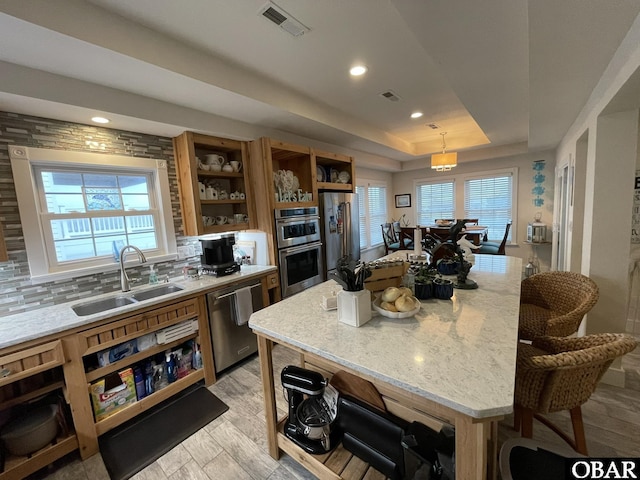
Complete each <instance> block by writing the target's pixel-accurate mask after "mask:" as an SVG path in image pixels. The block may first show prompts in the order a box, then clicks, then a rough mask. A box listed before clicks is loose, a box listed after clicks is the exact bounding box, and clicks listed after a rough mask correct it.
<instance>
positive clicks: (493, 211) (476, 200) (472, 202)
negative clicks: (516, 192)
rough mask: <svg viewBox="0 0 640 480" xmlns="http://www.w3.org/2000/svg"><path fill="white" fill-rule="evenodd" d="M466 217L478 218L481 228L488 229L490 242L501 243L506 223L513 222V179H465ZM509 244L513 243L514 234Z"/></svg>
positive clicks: (508, 176) (509, 176)
mask: <svg viewBox="0 0 640 480" xmlns="http://www.w3.org/2000/svg"><path fill="white" fill-rule="evenodd" d="M464 217H465V218H477V219H478V223H479V224H480V225H484V226H487V227H489V233H488V235H487V236H488V237H489V239H490V240H498V241H501V240H502V237H503V236H504V230H505V227H506V225H507V222H509V221H511V220H512V218H513V175H512V174H511V173H506V174H505V173H501V174H499V175H493V176H486V177H480V178H469V179H466V180H465V182H464ZM507 241H511V231H510V232H509V237H508V239H507Z"/></svg>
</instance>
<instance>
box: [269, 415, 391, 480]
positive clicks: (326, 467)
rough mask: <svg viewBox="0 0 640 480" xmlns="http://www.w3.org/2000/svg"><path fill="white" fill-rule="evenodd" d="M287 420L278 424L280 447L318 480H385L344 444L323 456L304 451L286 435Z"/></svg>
mask: <svg viewBox="0 0 640 480" xmlns="http://www.w3.org/2000/svg"><path fill="white" fill-rule="evenodd" d="M286 421H287V418H286V417H285V418H284V419H282V420H280V421H279V422H278V447H280V449H281V450H282V451H284V452H286V453H287V454H289V455H290V456H291V457H292V458H294V459H295V460H296V461H297V462H298V463H299V464H301V465H302V466H303V467H305V468H306V469H307V470H309V471H310V472H311V473H313V474H314V475H315V476H317V477H318V478H323V479H335V480H339V479H349V480H384V479H385V478H386V477H385V476H384V475H383V474H382V473H380V472H379V471H377V470H376V469H374V468H373V467H371V466H369V464H368V463H366V462H365V461H363V460H362V459H360V458H358V457H356V456H355V455H354V454H353V453H351V452H349V451H348V450H346V449H345V448H343V446H342V444H340V445H338V446H337V447H336V448H334V449H333V450H331V451H330V452H329V453H325V454H323V455H312V454H310V453H307V452H305V451H304V450H302V449H301V448H300V447H299V446H298V445H296V444H295V443H294V442H292V441H291V440H289V438H287V437H286V436H285V434H284V425H285V423H286Z"/></svg>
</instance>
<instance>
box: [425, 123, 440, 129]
mask: <svg viewBox="0 0 640 480" xmlns="http://www.w3.org/2000/svg"><path fill="white" fill-rule="evenodd" d="M427 127H429V128H430V129H431V130H438V129H439V128H440V125H438V124H437V123H427Z"/></svg>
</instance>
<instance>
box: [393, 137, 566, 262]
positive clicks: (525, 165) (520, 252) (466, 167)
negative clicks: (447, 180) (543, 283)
mask: <svg viewBox="0 0 640 480" xmlns="http://www.w3.org/2000/svg"><path fill="white" fill-rule="evenodd" d="M535 160H545V161H546V162H545V169H544V171H543V173H544V175H545V176H546V179H545V182H544V187H545V193H544V196H543V198H544V206H542V207H536V206H534V204H533V197H534V196H533V194H532V192H531V190H532V188H533V187H534V183H533V175H534V171H533V168H532V166H533V162H534V161H535ZM513 167H517V169H518V184H517V189H518V209H517V212H516V216H515V217H514V218H513V226H512V228H513V229H514V230H515V233H516V239H517V240H516V243H515V244H514V245H508V246H507V255H510V256H514V257H520V258H522V259H524V260H525V262H524V264H526V260H527V259H528V258H529V256H530V255H531V254H532V247H531V246H530V245H526V244H524V241H525V240H526V236H527V223H529V222H532V221H533V217H534V215H535V214H536V212H541V213H542V221H543V222H544V223H546V224H547V225H548V226H549V227H548V236H549V240H551V223H552V220H553V186H554V185H553V182H554V173H553V172H554V167H555V152H553V151H551V150H548V151H543V152H537V153H529V154H520V155H511V156H506V157H501V158H496V159H489V160H479V161H475V162H463V163H458V166H457V167H455V168H454V169H453V170H451V172H435V171H433V170H431V169H430V168H429V163H428V160H425V167H424V168H423V169H420V170H411V171H406V172H400V173H394V174H393V192H394V194H403V193H411V208H395V203H394V202H393V201H392V203H391V204H390V205H391V206H392V208H391V210H390V212H391V217H393V218H396V219H397V218H399V217H400V216H401V215H402V214H405V215H406V218H407V219H408V221H409V222H410V225H415V219H416V207H415V198H416V183H417V182H419V181H422V180H426V179H434V178H442V177H444V176H447V177H448V176H460V175H464V174H473V173H482V172H487V171H491V170H501V169H507V168H513ZM457 201H462V199H457ZM536 248H537V254H538V258H539V260H540V267H541V270H543V271H545V270H549V268H550V266H551V245H541V246H537V247H536Z"/></svg>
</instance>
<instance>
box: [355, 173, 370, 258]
mask: <svg viewBox="0 0 640 480" xmlns="http://www.w3.org/2000/svg"><path fill="white" fill-rule="evenodd" d="M356 194H357V195H358V212H359V216H360V218H359V223H360V248H361V249H362V248H365V247H366V246H367V209H366V208H364V205H365V197H366V190H365V187H363V186H361V185H356Z"/></svg>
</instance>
